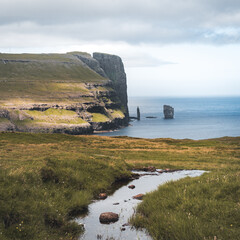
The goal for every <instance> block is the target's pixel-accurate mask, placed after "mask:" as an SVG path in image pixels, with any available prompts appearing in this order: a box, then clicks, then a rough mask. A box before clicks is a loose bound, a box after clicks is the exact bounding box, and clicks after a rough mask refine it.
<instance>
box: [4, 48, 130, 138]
mask: <svg viewBox="0 0 240 240" xmlns="http://www.w3.org/2000/svg"><path fill="white" fill-rule="evenodd" d="M128 118H129V115H128V106H127V84H126V74H125V71H124V66H123V63H122V60H121V58H120V57H118V56H115V55H109V54H103V53H94V54H93V57H92V56H91V55H90V54H88V53H82V52H70V53H66V54H0V131H21V132H61V133H70V134H86V133H92V132H93V131H95V130H110V129H115V128H119V127H121V126H126V125H127V124H128Z"/></svg>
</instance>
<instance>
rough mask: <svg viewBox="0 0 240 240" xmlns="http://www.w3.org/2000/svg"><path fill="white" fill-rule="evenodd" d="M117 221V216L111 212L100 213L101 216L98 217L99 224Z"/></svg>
mask: <svg viewBox="0 0 240 240" xmlns="http://www.w3.org/2000/svg"><path fill="white" fill-rule="evenodd" d="M118 219H119V215H118V214H117V213H113V212H105V213H101V215H100V217H99V221H100V222H101V223H111V222H117V221H118Z"/></svg>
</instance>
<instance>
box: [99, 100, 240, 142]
mask: <svg viewBox="0 0 240 240" xmlns="http://www.w3.org/2000/svg"><path fill="white" fill-rule="evenodd" d="M128 101H129V104H128V106H129V113H130V116H133V117H136V115H137V107H139V108H140V113H141V120H140V121H137V120H134V121H131V122H130V125H129V126H128V127H126V128H122V129H119V130H116V131H113V132H106V133H101V134H98V135H102V136H129V137H139V138H174V139H185V138H189V139H195V140H198V139H208V138H218V137H224V136H232V137H234V136H240V97H205V98H203V97H202V98H170V97H169V98H162V97H129V99H128ZM164 104H165V105H171V106H172V107H173V108H174V119H164V118H163V105H164ZM148 116H151V117H156V118H146V117H148Z"/></svg>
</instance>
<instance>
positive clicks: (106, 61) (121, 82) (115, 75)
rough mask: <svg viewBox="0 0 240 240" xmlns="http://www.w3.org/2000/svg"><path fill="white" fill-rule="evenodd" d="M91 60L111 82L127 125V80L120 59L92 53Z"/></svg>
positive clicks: (114, 56)
mask: <svg viewBox="0 0 240 240" xmlns="http://www.w3.org/2000/svg"><path fill="white" fill-rule="evenodd" d="M93 58H94V59H96V60H97V61H98V62H99V64H100V67H101V68H102V69H103V70H104V72H105V73H106V75H107V76H108V78H109V79H110V80H111V81H112V84H113V88H114V89H115V91H116V92H117V96H118V98H119V99H120V102H121V104H122V106H123V108H124V111H125V116H126V118H125V122H126V124H128V121H129V112H128V105H127V103H128V98H127V80H126V73H125V71H124V66H123V62H122V59H121V58H120V57H118V56H116V55H110V54H105V53H93Z"/></svg>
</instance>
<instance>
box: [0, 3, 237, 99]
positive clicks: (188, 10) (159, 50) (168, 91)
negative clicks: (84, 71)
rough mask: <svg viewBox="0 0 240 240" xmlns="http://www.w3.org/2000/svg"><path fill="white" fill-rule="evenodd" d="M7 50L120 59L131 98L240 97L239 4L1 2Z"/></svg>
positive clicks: (1, 46) (0, 28)
mask: <svg viewBox="0 0 240 240" xmlns="http://www.w3.org/2000/svg"><path fill="white" fill-rule="evenodd" d="M0 33H1V34H0V52H7V53H26V52H29V53H32V52H34V53H52V52H55V53H64V52H68V51H84V52H89V53H93V52H105V53H110V54H116V55H119V56H120V57H121V58H122V60H123V63H124V66H125V70H126V73H127V83H128V94H129V96H163V97H165V96H169V97H171V96H179V97H193V96H196V97H198V96H240V67H239V64H240V1H239V0H178V1H173V0H147V1H146V0H101V1H99V0H61V1H59V0H51V1H49V0H0Z"/></svg>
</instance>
